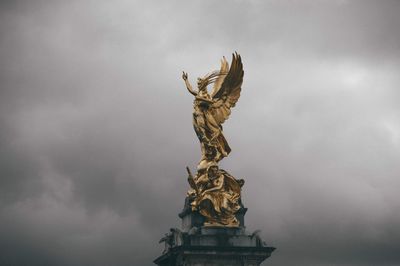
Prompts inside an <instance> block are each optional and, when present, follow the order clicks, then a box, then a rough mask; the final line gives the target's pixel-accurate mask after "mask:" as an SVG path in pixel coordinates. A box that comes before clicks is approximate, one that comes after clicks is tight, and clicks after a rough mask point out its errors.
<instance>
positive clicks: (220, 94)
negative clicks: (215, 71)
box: [211, 52, 244, 125]
mask: <svg viewBox="0 0 400 266" xmlns="http://www.w3.org/2000/svg"><path fill="white" fill-rule="evenodd" d="M228 67H229V65H228V62H226V59H225V58H223V59H222V61H221V71H220V73H221V75H220V76H219V77H218V79H217V80H216V82H215V84H214V90H213V92H212V94H211V97H212V98H213V100H214V104H213V105H212V112H213V116H214V118H215V120H216V122H217V123H218V124H219V125H220V124H222V123H224V121H225V120H226V119H228V117H229V115H230V113H231V108H232V107H234V106H235V104H236V102H237V101H238V99H239V97H240V91H241V89H242V83H243V75H244V71H243V64H242V59H241V57H240V55H238V54H237V53H236V52H235V53H234V54H232V63H231V66H230V68H229V72H228V73H227V74H223V73H226V70H227V69H228Z"/></svg>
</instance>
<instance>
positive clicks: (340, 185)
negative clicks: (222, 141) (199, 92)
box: [0, 0, 400, 265]
mask: <svg viewBox="0 0 400 266" xmlns="http://www.w3.org/2000/svg"><path fill="white" fill-rule="evenodd" d="M399 10H400V6H399V3H398V2H397V1H322V0H321V1H301V2H300V1H231V2H226V1H168V2H156V1H143V2H131V1H128V2H126V1H117V2H116V1H113V2H107V1H96V2H91V1H82V2H78V1H76V2H75V1H73V2H68V3H67V2H65V1H52V2H46V1H35V2H31V1H25V2H24V1H9V2H5V1H3V2H2V4H1V18H0V22H1V26H0V31H1V36H2V38H1V41H0V59H1V62H2V63H1V73H0V75H1V91H0V95H1V96H0V111H1V112H0V128H1V131H0V144H1V149H0V165H1V170H2V175H1V179H0V221H1V222H0V247H1V250H2V251H1V256H0V264H6V265H9V264H13V265H151V264H152V263H151V261H152V259H154V258H155V256H157V255H159V254H160V251H161V247H160V246H159V245H158V243H157V242H158V239H159V237H161V236H162V235H163V233H165V232H166V231H167V230H168V229H169V227H174V226H178V225H179V220H178V218H177V213H178V212H179V211H180V209H181V208H182V205H183V199H184V195H185V190H186V189H187V184H186V182H185V170H184V167H185V166H186V165H189V166H191V167H192V168H194V167H195V165H196V162H197V160H198V159H199V154H200V151H199V147H198V143H197V140H196V137H195V135H194V133H193V130H192V126H191V104H192V98H191V95H189V94H188V93H187V92H186V91H185V89H184V86H183V82H182V81H181V78H180V75H181V71H182V70H185V71H187V72H189V78H190V79H191V80H192V81H194V79H195V78H196V77H197V76H200V75H204V74H205V73H207V72H208V71H210V70H212V69H215V68H218V60H219V59H220V57H221V56H223V55H225V56H229V54H230V53H231V52H232V51H235V50H237V51H238V52H240V53H241V54H242V57H243V60H244V66H245V83H244V86H243V92H242V96H241V99H240V101H239V103H238V105H237V107H235V110H233V113H232V116H231V119H230V120H229V121H228V122H227V123H226V125H225V126H224V130H225V134H226V137H227V139H228V141H229V142H230V144H231V146H232V148H233V152H232V154H231V155H230V156H229V158H226V159H225V160H224V161H223V162H222V165H223V167H224V168H225V169H227V170H229V171H230V172H232V174H234V175H236V176H238V177H239V176H240V177H244V178H245V179H246V186H245V187H244V192H243V198H244V202H245V204H246V205H247V207H249V212H248V214H247V216H246V218H247V226H248V228H249V230H250V231H251V230H252V229H257V228H260V229H262V230H263V235H264V238H265V239H266V240H267V242H268V243H269V244H271V245H274V246H277V247H278V250H277V251H276V252H275V254H274V256H273V257H272V258H271V259H269V261H268V262H269V264H270V265H361V264H362V265H396V264H399V262H400V258H399V255H398V254H400V253H399V252H398V250H396V249H397V246H398V245H399V243H400V234H399V231H398V229H397V228H398V225H399V223H400V216H399V214H398V213H399V208H400V199H399V197H398V195H397V194H398V191H397V188H398V187H399V185H400V181H399V180H398V176H399V173H400V166H399V165H400V164H399V158H400V157H399V155H400V154H399V153H400V124H399V119H398V118H399V115H400V102H399V96H400V95H399V92H398V85H399V83H400V80H399V78H398V76H399V75H398V74H399V73H398V72H399V71H398V69H399V68H398V67H399V63H400V62H399V61H400V58H399V54H400V53H399V43H400V40H399V38H400V37H399V35H398V34H397V29H398V28H399V27H400V19H399V18H398V16H397V14H398V12H399Z"/></svg>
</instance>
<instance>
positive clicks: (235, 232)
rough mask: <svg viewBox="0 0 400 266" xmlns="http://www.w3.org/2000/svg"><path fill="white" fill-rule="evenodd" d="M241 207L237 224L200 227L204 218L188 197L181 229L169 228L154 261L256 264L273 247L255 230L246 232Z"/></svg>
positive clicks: (166, 265) (164, 264)
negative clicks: (237, 225) (191, 205)
mask: <svg viewBox="0 0 400 266" xmlns="http://www.w3.org/2000/svg"><path fill="white" fill-rule="evenodd" d="M241 206H242V208H241V209H240V210H239V211H238V213H237V214H236V216H237V219H238V220H239V221H240V227H232V228H231V227H219V226H218V227H210V226H203V223H204V218H203V217H202V216H201V215H200V214H199V213H198V212H193V211H192V210H191V209H190V204H189V201H188V199H186V201H185V208H184V209H183V211H182V212H181V213H180V214H179V217H180V218H182V230H179V229H176V228H171V230H170V233H168V234H166V236H165V237H164V238H163V239H162V240H161V241H162V242H165V249H164V252H163V254H162V255H161V256H160V257H158V258H157V259H156V260H154V263H155V264H157V265H160V266H226V265H230V266H244V265H246V266H247V265H248V266H250V265H251V266H256V265H260V263H261V262H263V261H264V260H265V259H267V258H268V257H269V256H271V253H272V252H273V251H274V250H275V248H274V247H269V246H267V245H266V243H265V242H264V241H262V240H261V238H260V236H259V235H258V233H257V231H256V232H254V233H252V234H248V233H246V230H245V226H244V214H245V213H246V211H247V209H246V208H244V207H243V205H241Z"/></svg>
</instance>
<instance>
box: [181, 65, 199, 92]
mask: <svg viewBox="0 0 400 266" xmlns="http://www.w3.org/2000/svg"><path fill="white" fill-rule="evenodd" d="M182 79H183V80H184V81H185V85H186V88H187V90H188V91H189V92H190V93H191V94H193V95H194V96H196V95H197V92H195V91H194V90H193V88H192V85H191V84H190V82H189V80H188V74H187V73H185V71H182Z"/></svg>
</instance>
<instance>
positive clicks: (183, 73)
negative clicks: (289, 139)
mask: <svg viewBox="0 0 400 266" xmlns="http://www.w3.org/2000/svg"><path fill="white" fill-rule="evenodd" d="M182 78H183V80H184V81H186V80H187V79H188V74H187V73H185V71H182Z"/></svg>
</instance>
